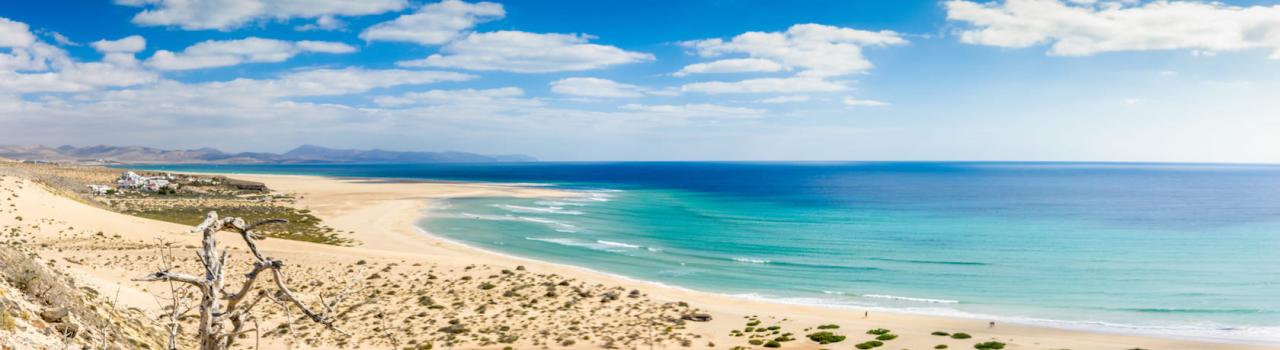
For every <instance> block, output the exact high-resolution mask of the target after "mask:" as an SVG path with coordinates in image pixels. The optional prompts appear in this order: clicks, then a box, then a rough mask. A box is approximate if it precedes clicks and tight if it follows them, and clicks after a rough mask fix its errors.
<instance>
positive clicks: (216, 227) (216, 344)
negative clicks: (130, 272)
mask: <svg viewBox="0 0 1280 350" xmlns="http://www.w3.org/2000/svg"><path fill="white" fill-rule="evenodd" d="M285 222H287V221H286V220H283V219H270V220H265V221H260V222H256V223H253V224H246V223H245V221H244V220H243V219H240V218H235V217H227V218H219V217H218V214H217V213H216V212H209V214H208V215H207V216H206V217H205V219H204V221H203V222H201V223H200V225H197V226H196V229H195V231H196V232H198V233H200V234H201V246H200V250H199V251H198V252H196V256H197V257H198V258H199V261H200V265H201V268H202V270H203V272H204V276H194V275H189V274H184V273H179V272H171V271H170V268H169V266H171V265H172V263H171V262H170V261H171V257H169V258H166V259H165V260H166V266H165V267H164V268H162V269H161V270H160V271H157V272H153V273H151V274H148V275H145V276H142V277H139V278H135V279H134V280H135V281H157V282H169V283H170V293H172V307H173V310H172V311H171V313H170V315H169V318H170V325H169V327H170V328H169V332H170V343H169V348H170V349H176V348H177V342H176V338H177V334H178V332H179V327H178V320H179V319H180V318H181V317H182V315H183V314H185V313H186V312H185V311H179V310H181V309H182V302H181V299H182V298H180V297H179V289H178V288H177V287H175V286H173V283H174V282H179V283H184V284H187V285H190V286H192V287H195V289H197V290H199V293H198V294H199V296H200V303H199V309H200V322H199V329H198V333H197V335H196V340H197V342H198V343H199V348H200V349H201V350H223V349H229V348H231V346H232V345H233V344H234V342H235V339H236V338H237V337H238V336H240V335H243V334H246V333H249V332H254V333H257V332H258V326H257V323H258V321H257V318H256V317H254V316H253V308H254V307H255V306H257V305H258V303H259V302H261V301H262V300H263V299H269V300H272V301H275V302H277V303H280V304H281V306H282V307H284V308H285V311H286V313H288V312H289V310H290V309H291V308H290V306H292V308H297V309H298V310H301V311H302V313H303V315H305V317H306V318H307V319H310V320H311V321H312V322H315V323H319V324H321V325H324V327H325V328H326V329H330V330H333V331H335V332H338V333H340V334H343V335H346V334H347V333H346V332H343V331H342V330H340V329H338V328H337V327H335V326H334V325H333V321H334V318H332V317H329V314H331V313H332V311H333V309H334V307H335V306H336V305H337V303H339V302H341V301H342V300H343V299H345V297H346V295H345V294H346V291H347V290H350V287H348V288H345V289H344V292H342V293H339V295H338V296H336V298H335V299H334V301H333V302H332V303H325V302H324V300H323V298H322V299H321V306H322V307H323V308H324V309H323V310H322V312H316V311H315V310H313V309H312V308H311V307H310V306H308V305H307V303H304V302H302V301H301V300H300V299H298V298H297V297H296V296H295V295H294V293H293V290H292V289H290V288H289V285H288V283H287V281H288V279H286V278H285V275H284V266H285V264H284V262H283V261H280V260H277V259H272V258H269V257H266V256H263V255H262V252H260V251H259V250H258V245H257V243H256V242H255V241H256V240H260V239H263V238H265V237H263V236H261V235H259V234H257V233H256V232H254V231H253V229H254V228H257V227H259V226H262V225H268V224H278V223H285ZM223 230H228V231H232V232H235V233H237V234H239V235H240V237H241V238H242V239H244V243H245V246H246V247H248V249H249V252H250V253H251V254H253V258H254V261H253V267H252V268H251V269H250V270H249V272H248V273H246V274H245V275H244V281H243V282H241V283H240V285H239V288H238V289H237V290H235V291H234V292H231V291H228V290H227V289H226V288H225V285H226V279H225V277H226V267H227V266H226V264H227V257H228V253H227V250H226V249H222V250H221V251H219V247H218V240H217V233H218V232H219V231H223ZM268 270H270V273H271V279H272V280H273V282H274V283H273V284H272V285H271V286H263V287H261V288H256V289H255V287H256V285H257V281H258V279H259V278H258V277H259V275H261V274H262V273H263V272H265V271H268ZM272 287H274V288H273V289H274V291H273V292H268V290H267V289H272ZM254 290H257V291H258V292H257V293H256V294H254V293H253V291H254ZM251 294H252V295H256V296H255V297H253V298H249V299H247V298H248V297H249V296H250V295H251ZM246 301H247V302H246ZM289 319H290V321H287V322H288V323H290V324H292V322H293V321H292V320H291V319H292V317H291V316H290V317H289ZM250 322H252V323H253V324H254V327H253V329H251V330H245V329H244V327H245V325H246V324H248V323H250ZM228 324H229V325H230V328H229V329H226V328H227V326H228Z"/></svg>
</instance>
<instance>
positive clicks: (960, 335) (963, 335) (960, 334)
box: [951, 333, 973, 339]
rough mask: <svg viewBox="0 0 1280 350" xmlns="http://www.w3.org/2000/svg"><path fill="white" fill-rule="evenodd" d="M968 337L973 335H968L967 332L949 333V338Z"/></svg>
mask: <svg viewBox="0 0 1280 350" xmlns="http://www.w3.org/2000/svg"><path fill="white" fill-rule="evenodd" d="M969 338H973V336H972V335H969V333H956V334H952V335H951V339H969Z"/></svg>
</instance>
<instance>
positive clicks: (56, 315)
mask: <svg viewBox="0 0 1280 350" xmlns="http://www.w3.org/2000/svg"><path fill="white" fill-rule="evenodd" d="M67 313H68V312H67V309H66V308H61V307H58V308H52V309H45V310H44V311H40V319H42V320H44V321H45V322H62V320H63V319H65V318H67Z"/></svg>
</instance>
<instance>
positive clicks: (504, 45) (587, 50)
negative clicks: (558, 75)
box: [398, 31, 653, 73]
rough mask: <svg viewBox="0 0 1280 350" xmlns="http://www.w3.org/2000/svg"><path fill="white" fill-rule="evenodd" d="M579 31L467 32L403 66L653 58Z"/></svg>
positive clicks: (528, 69)
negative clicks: (461, 36)
mask: <svg viewBox="0 0 1280 350" xmlns="http://www.w3.org/2000/svg"><path fill="white" fill-rule="evenodd" d="M590 39H592V37H591V36H588V35H581V34H557V33H549V34H542V33H529V32H521V31H497V32H487V33H471V34H469V35H467V36H466V37H465V38H463V39H460V40H457V41H453V42H450V43H448V44H445V46H443V47H441V49H440V53H437V54H433V55H431V56H428V57H427V58H424V59H419V60H410V61H401V62H398V64H399V65H400V66H403V67H447V68H460V69H468V70H479V71H509V72H518V73H547V72H564V71H582V70H591V69H598V68H604V67H608V66H614V65H619V64H627V63H635V62H642V61H649V60H653V55H651V54H647V53H640V52H632V51H626V50H623V49H620V48H617V47H614V46H609V45H599V44H592V43H589V42H588V41H590Z"/></svg>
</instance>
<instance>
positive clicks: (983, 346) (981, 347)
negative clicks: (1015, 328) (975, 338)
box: [973, 341, 1004, 350]
mask: <svg viewBox="0 0 1280 350" xmlns="http://www.w3.org/2000/svg"><path fill="white" fill-rule="evenodd" d="M973 348H974V349H978V350H990V349H1004V343H1001V342H998V341H989V342H983V343H977V344H973Z"/></svg>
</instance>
